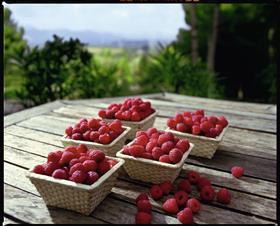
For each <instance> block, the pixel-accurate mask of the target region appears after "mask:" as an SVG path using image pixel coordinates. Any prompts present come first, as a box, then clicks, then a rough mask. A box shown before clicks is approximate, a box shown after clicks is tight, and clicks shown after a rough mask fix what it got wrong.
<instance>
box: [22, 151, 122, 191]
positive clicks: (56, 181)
mask: <svg viewBox="0 0 280 226" xmlns="http://www.w3.org/2000/svg"><path fill="white" fill-rule="evenodd" d="M106 158H108V159H113V160H116V161H118V163H117V164H116V165H114V166H113V167H112V168H111V169H110V170H109V171H108V172H106V173H105V174H104V175H102V176H101V177H100V178H99V179H98V180H97V181H96V182H95V183H93V184H92V185H86V184H80V183H75V182H73V181H70V180H65V179H56V178H53V177H51V176H47V175H42V174H37V173H34V172H32V168H31V169H29V170H28V171H27V173H26V175H25V176H26V177H27V178H30V179H36V180H41V181H44V182H48V183H53V184H58V185H65V186H67V187H72V188H75V189H80V190H84V191H93V190H95V189H97V188H98V187H99V186H100V185H102V184H103V183H104V182H105V181H106V180H107V179H109V178H110V177H111V176H112V174H113V173H115V172H116V171H117V170H118V169H119V168H120V167H121V166H122V165H123V164H124V163H125V161H124V160H123V159H121V158H115V157H111V156H106Z"/></svg>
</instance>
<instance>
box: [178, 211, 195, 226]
mask: <svg viewBox="0 0 280 226" xmlns="http://www.w3.org/2000/svg"><path fill="white" fill-rule="evenodd" d="M177 219H178V220H179V221H180V222H181V223H182V224H193V214H192V210H191V209H190V208H185V209H183V210H181V211H180V212H179V213H177Z"/></svg>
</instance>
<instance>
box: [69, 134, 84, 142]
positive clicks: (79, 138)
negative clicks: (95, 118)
mask: <svg viewBox="0 0 280 226" xmlns="http://www.w3.org/2000/svg"><path fill="white" fill-rule="evenodd" d="M71 138H72V139H73V140H82V139H83V135H82V134H81V133H74V134H72V136H71Z"/></svg>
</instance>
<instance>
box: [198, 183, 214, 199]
mask: <svg viewBox="0 0 280 226" xmlns="http://www.w3.org/2000/svg"><path fill="white" fill-rule="evenodd" d="M215 195H216V194H215V190H214V189H213V188H212V186H210V185H206V186H204V187H203V188H202V189H201V191H200V198H201V200H202V201H204V202H211V201H213V199H214V198H215Z"/></svg>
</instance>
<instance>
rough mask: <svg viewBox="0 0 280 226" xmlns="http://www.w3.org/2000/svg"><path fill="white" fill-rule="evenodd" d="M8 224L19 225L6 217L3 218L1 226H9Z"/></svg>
mask: <svg viewBox="0 0 280 226" xmlns="http://www.w3.org/2000/svg"><path fill="white" fill-rule="evenodd" d="M10 224H19V223H18V222H16V221H14V220H12V219H10V218H8V217H4V222H3V225H10Z"/></svg>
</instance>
